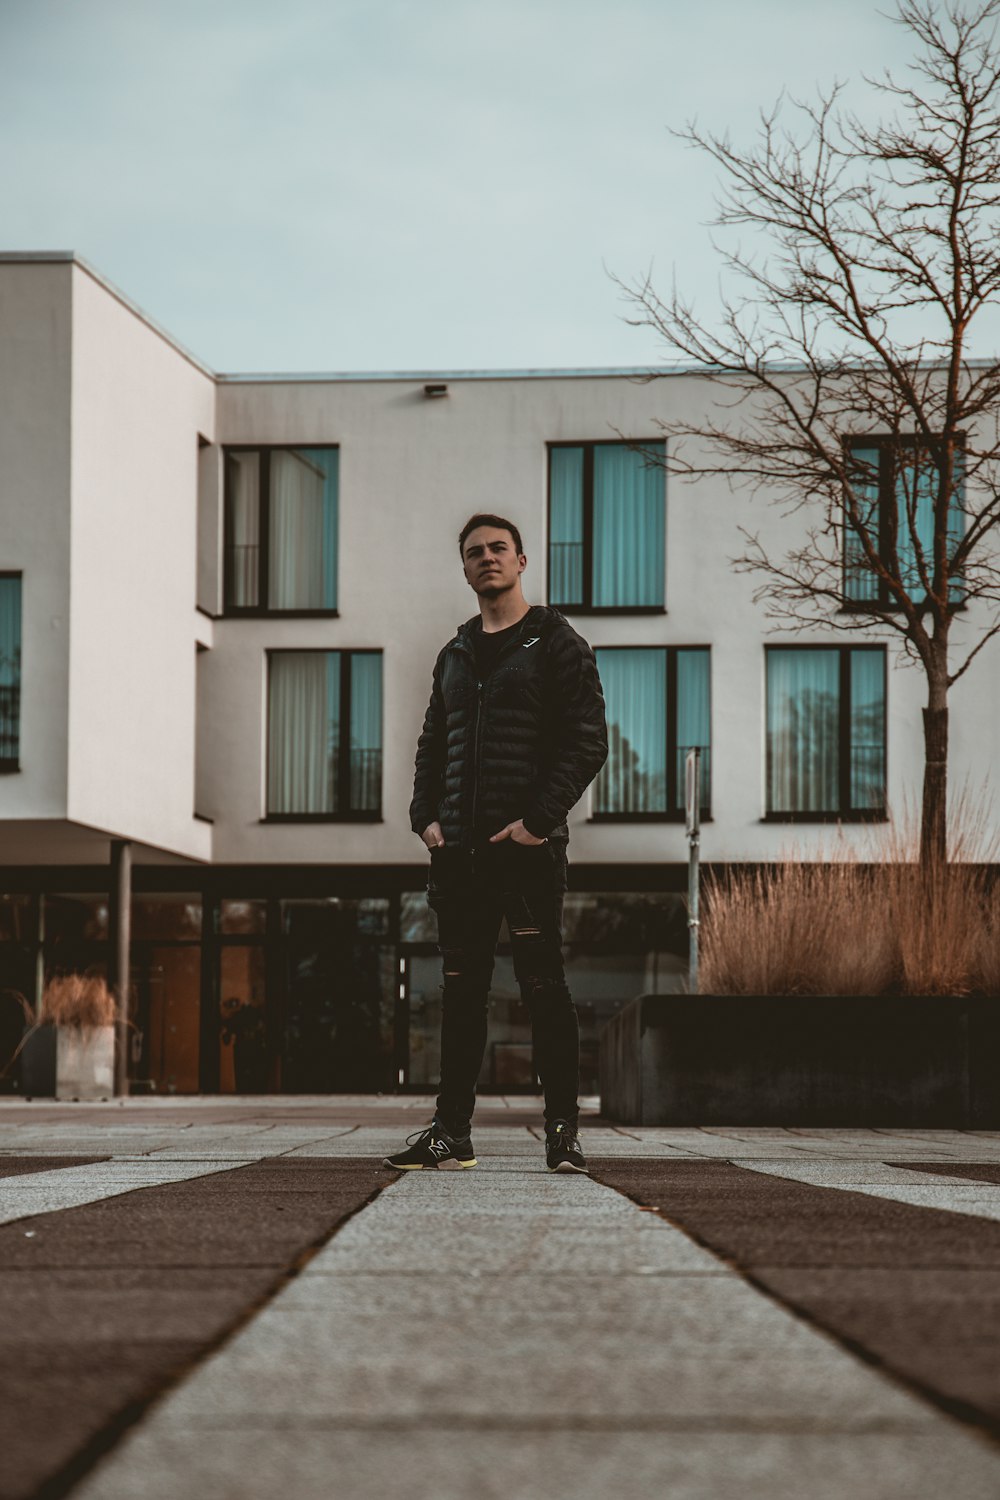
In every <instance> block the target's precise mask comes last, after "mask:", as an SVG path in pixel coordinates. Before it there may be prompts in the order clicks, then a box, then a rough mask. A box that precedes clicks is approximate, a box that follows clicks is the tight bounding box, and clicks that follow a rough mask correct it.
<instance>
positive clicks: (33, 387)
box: [0, 262, 73, 823]
mask: <svg viewBox="0 0 1000 1500" xmlns="http://www.w3.org/2000/svg"><path fill="white" fill-rule="evenodd" d="M72 274H73V272H72V266H71V265H70V264H68V263H65V262H64V263H62V264H55V265H46V264H41V265H11V266H4V267H3V268H2V273H0V517H2V521H0V571H10V572H20V573H22V575H23V576H22V585H21V587H22V597H21V607H22V622H21V670H22V684H23V686H22V692H21V713H20V721H21V722H20V763H21V769H20V770H19V771H18V772H16V773H15V774H12V775H4V776H0V823H2V822H6V821H8V820H11V821H12V822H13V821H17V822H22V821H24V822H27V821H31V822H34V821H35V820H40V821H45V820H50V819H64V818H65V817H66V815H67V745H68V716H69V691H70V690H69V676H70V611H71V603H72V589H71V573H70V548H71V535H72V518H71V510H70V460H71V454H70V434H71V420H70V403H71V376H72V318H71V278H72Z"/></svg>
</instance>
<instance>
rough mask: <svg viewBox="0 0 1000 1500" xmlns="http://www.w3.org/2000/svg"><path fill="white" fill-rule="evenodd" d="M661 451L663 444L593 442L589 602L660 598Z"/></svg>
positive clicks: (654, 600)
mask: <svg viewBox="0 0 1000 1500" xmlns="http://www.w3.org/2000/svg"><path fill="white" fill-rule="evenodd" d="M663 454H664V445H663V443H647V444H646V445H645V448H644V449H643V451H641V452H637V451H635V450H634V449H632V448H629V447H627V446H626V444H624V443H597V444H595V446H594V598H593V602H594V604H595V606H603V607H608V606H618V607H619V608H620V607H622V606H624V605H650V606H655V605H660V604H662V603H663V573H664V525H665V519H664V511H665V488H664V472H663V467H662V460H663ZM647 455H648V456H647ZM654 459H659V460H660V462H658V463H657V462H654V461H653V460H654Z"/></svg>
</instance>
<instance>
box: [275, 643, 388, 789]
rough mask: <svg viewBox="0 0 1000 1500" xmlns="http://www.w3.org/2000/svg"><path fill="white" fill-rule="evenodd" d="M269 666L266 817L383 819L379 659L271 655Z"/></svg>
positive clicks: (343, 654)
mask: <svg viewBox="0 0 1000 1500" xmlns="http://www.w3.org/2000/svg"><path fill="white" fill-rule="evenodd" d="M268 663H269V670H268V725H267V741H268V759H267V811H268V814H270V815H278V816H289V817H291V816H297V817H351V816H361V817H364V816H377V815H378V814H379V812H380V810H381V805H382V655H381V652H376V651H370V652H369V651H272V652H270V653H269V658H268Z"/></svg>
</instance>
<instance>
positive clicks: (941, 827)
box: [920, 671, 948, 869]
mask: <svg viewBox="0 0 1000 1500" xmlns="http://www.w3.org/2000/svg"><path fill="white" fill-rule="evenodd" d="M947 858H948V680H947V675H946V672H945V671H935V672H932V673H930V674H929V676H928V692H927V707H926V708H925V709H924V795H923V805H922V808H921V817H920V863H921V865H922V866H923V867H924V869H928V868H929V867H930V866H932V865H942V864H944V863H945V861H946V860H947Z"/></svg>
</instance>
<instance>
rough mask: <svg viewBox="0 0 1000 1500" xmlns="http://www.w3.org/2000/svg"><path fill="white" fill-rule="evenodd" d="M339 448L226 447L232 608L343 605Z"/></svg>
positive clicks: (228, 603) (227, 570)
mask: <svg viewBox="0 0 1000 1500" xmlns="http://www.w3.org/2000/svg"><path fill="white" fill-rule="evenodd" d="M338 459H339V455H338V450H337V449H336V448H260V449H256V448H254V449H243V448H231V449H227V451H226V497H225V504H226V566H225V575H226V608H227V610H231V611H236V610H244V609H245V610H267V611H312V610H318V611H327V610H331V611H332V610H335V609H336V607H337V506H338Z"/></svg>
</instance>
